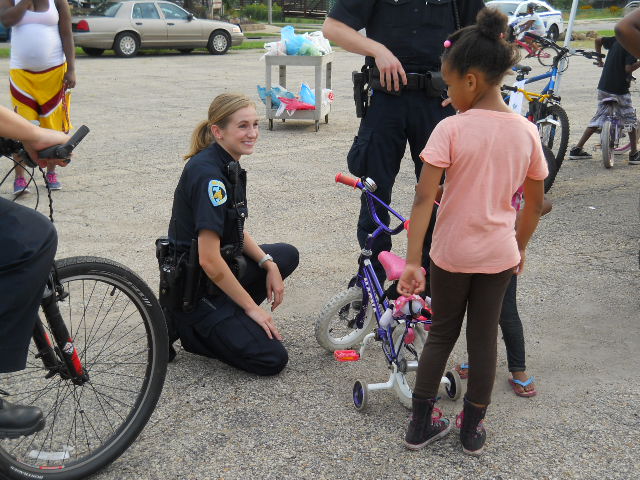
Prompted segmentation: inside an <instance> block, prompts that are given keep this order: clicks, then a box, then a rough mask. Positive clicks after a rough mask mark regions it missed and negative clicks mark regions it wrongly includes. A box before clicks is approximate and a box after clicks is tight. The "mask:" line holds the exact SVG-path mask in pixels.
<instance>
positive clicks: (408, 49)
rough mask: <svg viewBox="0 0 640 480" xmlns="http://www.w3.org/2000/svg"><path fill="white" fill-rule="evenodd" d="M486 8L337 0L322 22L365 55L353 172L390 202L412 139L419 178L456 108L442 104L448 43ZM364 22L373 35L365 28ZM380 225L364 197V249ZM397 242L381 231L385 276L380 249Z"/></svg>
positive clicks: (444, 2) (454, 0) (431, 1)
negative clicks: (427, 149)
mask: <svg viewBox="0 0 640 480" xmlns="http://www.w3.org/2000/svg"><path fill="white" fill-rule="evenodd" d="M483 7H484V2H483V1H482V0H338V1H337V3H336V4H335V6H334V7H333V9H332V10H331V12H329V16H328V17H327V19H326V20H325V22H324V26H323V28H322V31H323V33H324V35H325V37H327V38H328V39H330V40H332V41H333V42H335V43H337V44H338V45H340V46H341V47H343V48H345V49H347V50H349V51H351V52H354V53H359V54H361V55H365V56H366V59H365V66H364V67H363V72H364V74H365V75H364V76H365V78H364V82H365V83H367V84H368V86H369V88H368V90H367V94H366V95H367V97H366V98H365V99H361V100H356V110H357V111H358V110H362V109H363V110H365V111H364V112H362V113H364V117H363V118H362V120H361V122H360V128H359V130H358V135H357V137H355V139H354V142H353V145H352V147H351V150H350V151H349V154H348V156H347V163H348V166H349V170H350V171H351V173H353V174H354V175H357V176H358V177H362V176H366V177H371V178H372V179H373V180H374V181H375V182H376V184H377V186H378V188H377V190H376V195H377V196H379V197H380V199H382V200H383V201H384V202H386V203H389V202H390V201H391V190H392V188H393V184H394V181H395V178H396V175H397V174H398V171H399V169H400V161H401V160H402V157H403V155H404V151H405V148H406V145H407V140H408V141H409V148H410V150H411V157H412V159H413V162H414V165H415V174H416V178H418V177H419V176H420V171H421V169H422V161H421V160H420V157H419V154H420V152H421V151H422V149H423V148H424V146H425V145H426V143H427V139H428V138H429V135H431V131H432V130H433V128H434V127H435V126H436V124H437V123H438V122H439V121H440V120H442V119H443V118H445V117H447V116H449V115H452V114H453V113H454V111H453V109H452V108H451V107H442V105H441V103H442V94H443V87H444V84H442V83H441V81H440V80H439V79H440V76H439V73H438V72H439V70H440V55H441V53H442V50H443V43H444V41H445V40H446V38H447V36H448V35H449V34H451V33H452V32H453V31H455V30H457V29H459V28H461V27H465V26H467V25H471V24H473V23H474V22H475V18H476V15H477V13H478V11H480V9H482V8H483ZM362 28H366V35H367V36H366V37H365V36H362V35H360V34H359V33H358V30H360V29H362ZM356 89H357V87H356ZM355 93H356V94H357V93H358V92H355ZM359 102H360V104H358V103H359ZM362 102H364V105H362ZM378 215H379V217H380V219H382V220H383V221H385V222H388V221H389V213H388V212H387V211H386V209H384V208H381V207H378ZM432 221H433V219H432ZM375 228H376V225H375V223H374V222H373V220H372V219H371V218H370V216H369V212H368V210H367V204H366V201H365V198H364V195H363V196H362V203H361V209H360V218H359V219H358V241H359V242H360V246H361V247H362V246H364V242H365V240H366V238H367V235H368V234H370V233H371V232H373V231H374V230H375ZM427 242H429V243H430V241H429V239H427ZM390 248H391V238H390V237H389V236H388V235H380V236H379V237H378V238H377V239H376V243H375V244H374V246H373V254H374V255H373V258H374V259H375V263H374V266H375V268H376V272H377V273H378V277H379V278H384V271H383V270H382V268H381V267H380V264H379V263H378V261H377V257H378V253H379V252H380V251H382V250H389V249H390ZM427 248H428V245H427ZM424 258H425V261H428V258H429V257H428V255H424ZM427 271H428V269H427Z"/></svg>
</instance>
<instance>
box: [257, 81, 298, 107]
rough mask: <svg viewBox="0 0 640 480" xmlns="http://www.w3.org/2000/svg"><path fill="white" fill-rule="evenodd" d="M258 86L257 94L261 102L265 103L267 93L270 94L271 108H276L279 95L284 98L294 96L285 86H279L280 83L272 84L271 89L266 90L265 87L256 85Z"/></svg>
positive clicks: (278, 102)
mask: <svg viewBox="0 0 640 480" xmlns="http://www.w3.org/2000/svg"><path fill="white" fill-rule="evenodd" d="M257 87H258V96H259V97H260V100H262V103H264V104H265V105H266V104H267V95H269V96H271V106H272V107H273V108H277V107H279V106H280V97H285V98H296V96H295V95H294V94H293V93H292V92H290V91H289V90H287V89H286V88H283V87H281V86H280V85H274V86H273V87H271V90H267V89H266V87H262V86H260V85H257Z"/></svg>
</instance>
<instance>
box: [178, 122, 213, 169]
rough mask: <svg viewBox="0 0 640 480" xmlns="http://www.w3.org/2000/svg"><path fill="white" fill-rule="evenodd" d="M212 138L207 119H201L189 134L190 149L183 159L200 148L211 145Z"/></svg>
mask: <svg viewBox="0 0 640 480" xmlns="http://www.w3.org/2000/svg"><path fill="white" fill-rule="evenodd" d="M214 140H215V139H214V138H213V133H211V127H210V126H209V120H203V121H202V122H200V123H199V124H198V126H197V127H196V129H195V130H194V131H193V133H192V134H191V150H190V151H189V153H187V154H186V155H185V156H184V159H185V160H189V159H190V158H191V157H193V156H194V155H195V154H196V153H198V152H200V150H204V149H205V148H207V147H208V146H209V145H211V144H212V143H213V141H214Z"/></svg>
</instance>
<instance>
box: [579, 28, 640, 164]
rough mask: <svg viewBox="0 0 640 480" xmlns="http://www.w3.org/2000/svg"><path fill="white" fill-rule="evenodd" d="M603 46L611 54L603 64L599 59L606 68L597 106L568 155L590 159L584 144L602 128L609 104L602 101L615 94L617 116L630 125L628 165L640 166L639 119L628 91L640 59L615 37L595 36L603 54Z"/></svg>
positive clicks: (599, 88) (597, 48) (601, 77)
mask: <svg viewBox="0 0 640 480" xmlns="http://www.w3.org/2000/svg"><path fill="white" fill-rule="evenodd" d="M602 47H604V48H606V49H607V50H609V53H608V54H607V58H606V59H605V62H604V63H602V60H601V59H598V66H600V67H603V69H602V75H600V81H599V82H598V108H597V110H596V113H595V115H594V116H593V118H592V119H591V121H590V122H589V125H588V126H587V128H586V130H585V131H584V133H583V134H582V137H581V138H580V140H579V141H578V143H577V144H576V145H575V146H574V147H573V148H572V149H571V150H570V151H569V158H571V159H574V160H576V159H580V158H591V154H590V153H588V152H585V151H584V150H583V148H582V147H584V144H585V143H587V140H589V138H590V137H591V135H593V134H594V133H595V132H597V131H598V130H599V129H601V128H602V125H603V123H604V121H605V120H606V118H607V116H608V115H609V107H608V106H607V105H606V104H605V103H604V102H603V100H604V99H607V98H611V97H613V98H615V99H617V100H618V103H617V106H616V115H617V116H619V117H620V118H621V119H622V123H623V124H624V125H625V126H627V127H629V128H631V131H630V132H629V141H630V143H631V149H630V150H629V165H640V155H639V154H638V147H637V146H636V141H637V138H636V126H637V123H638V119H637V118H636V110H635V108H633V104H632V103H631V94H630V93H629V85H630V84H631V73H632V72H634V71H635V70H637V69H638V68H640V62H638V61H637V60H636V58H635V57H634V56H633V55H631V54H630V53H629V52H627V51H626V50H625V49H624V48H623V47H622V45H620V44H619V43H618V42H617V40H616V38H615V37H603V38H601V37H598V38H596V39H595V48H596V52H598V53H601V52H602Z"/></svg>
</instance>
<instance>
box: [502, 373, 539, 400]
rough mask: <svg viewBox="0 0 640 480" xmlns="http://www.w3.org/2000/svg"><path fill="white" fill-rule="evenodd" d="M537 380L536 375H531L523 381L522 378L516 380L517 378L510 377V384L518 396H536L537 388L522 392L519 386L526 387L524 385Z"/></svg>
mask: <svg viewBox="0 0 640 480" xmlns="http://www.w3.org/2000/svg"><path fill="white" fill-rule="evenodd" d="M534 380H535V377H534V376H531V377H529V378H528V379H527V380H526V381H524V382H523V381H521V380H516V379H515V378H510V379H509V384H510V385H511V388H512V389H513V393H515V394H516V395H517V396H519V397H525V398H527V397H535V396H536V395H537V394H538V392H537V391H536V389H535V388H534V389H533V390H529V391H528V392H527V391H526V390H523V391H522V392H520V391H518V387H522V388H523V389H524V387H527V386H529V385H531V384H532V383H533V381H534Z"/></svg>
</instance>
